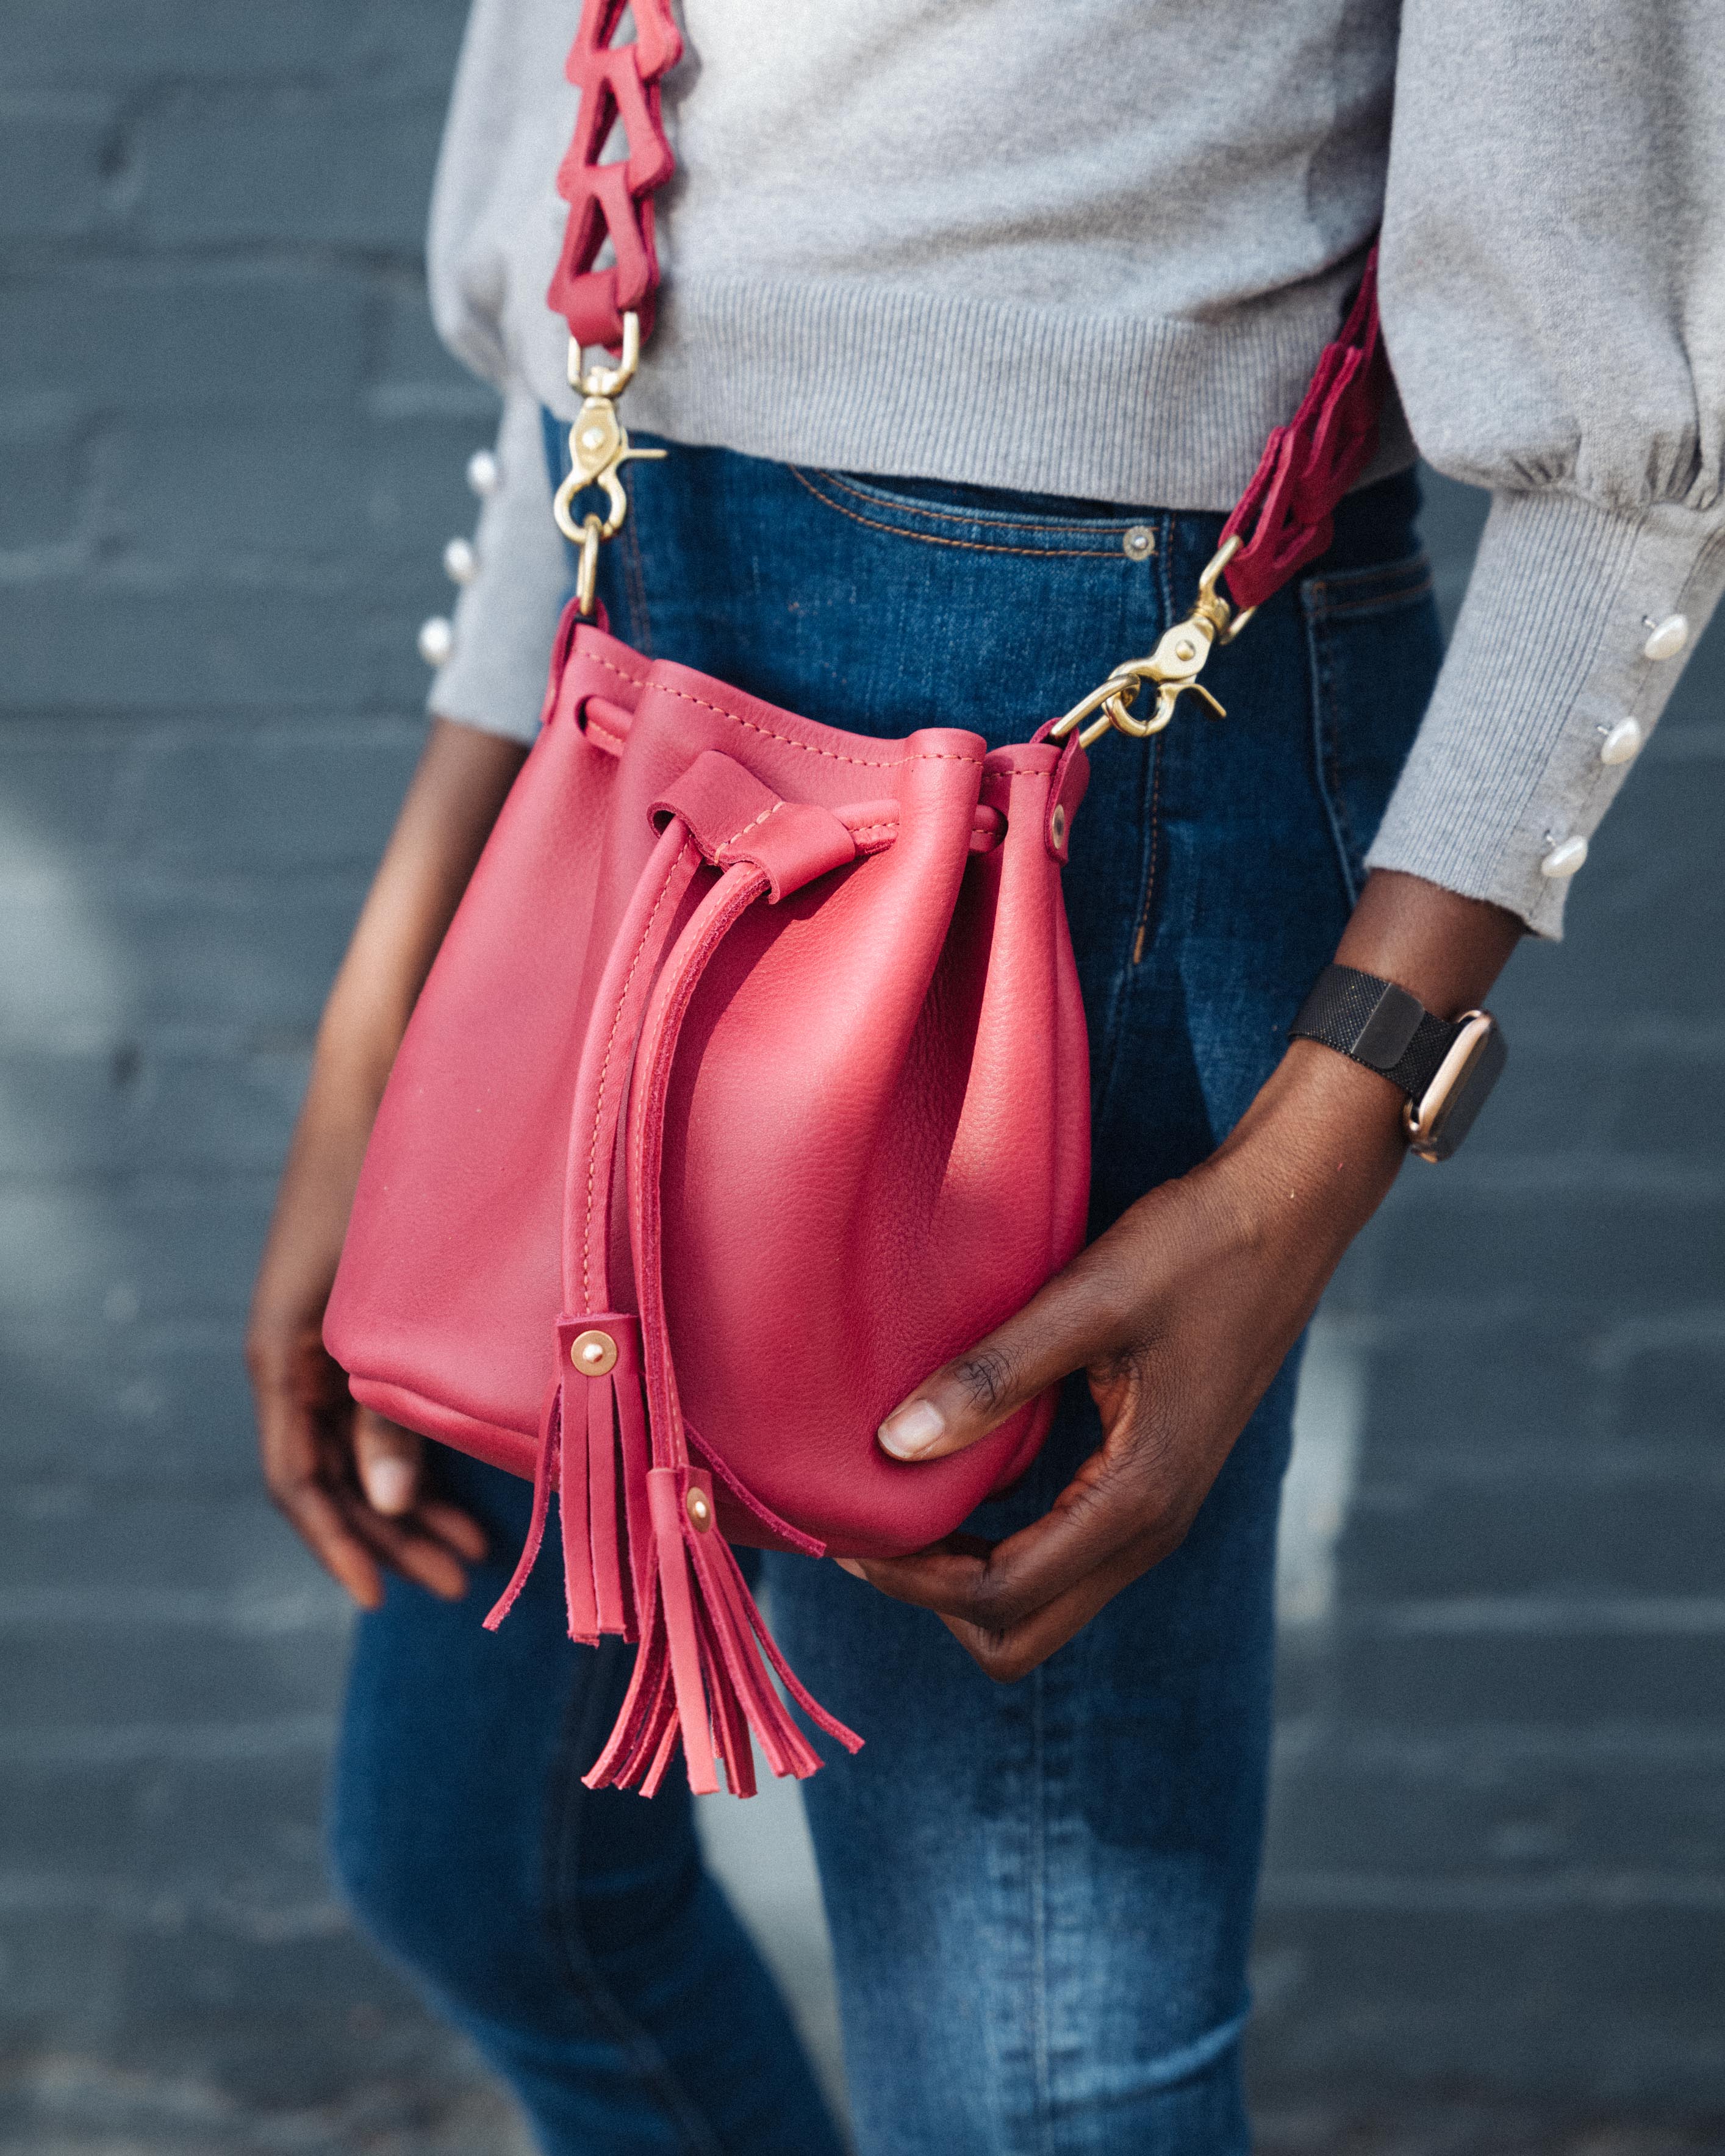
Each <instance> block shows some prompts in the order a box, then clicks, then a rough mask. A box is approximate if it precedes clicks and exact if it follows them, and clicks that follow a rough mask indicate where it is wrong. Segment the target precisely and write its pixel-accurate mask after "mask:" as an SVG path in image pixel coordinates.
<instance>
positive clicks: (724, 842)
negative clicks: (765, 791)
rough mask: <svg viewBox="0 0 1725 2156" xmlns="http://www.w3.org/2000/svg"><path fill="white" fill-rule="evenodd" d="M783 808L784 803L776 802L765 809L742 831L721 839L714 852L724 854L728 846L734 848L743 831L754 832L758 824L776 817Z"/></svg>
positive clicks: (753, 817) (749, 820) (749, 821)
mask: <svg viewBox="0 0 1725 2156" xmlns="http://www.w3.org/2000/svg"><path fill="white" fill-rule="evenodd" d="M783 806H784V803H783V801H775V802H774V803H773V806H772V807H771V808H763V809H762V811H761V813H760V814H759V815H758V816H751V817H750V819H748V821H747V824H744V825H743V826H742V830H739V831H733V832H732V834H731V836H730V837H729V838H728V839H720V841H719V843H718V844H717V845H716V846H715V847H714V849H713V851H714V852H715V853H716V854H722V853H723V852H724V850H725V849H726V846H734V845H735V844H737V840H738V839H740V838H741V837H742V833H743V831H752V830H753V829H755V827H756V826H757V824H764V823H765V822H766V821H767V819H768V817H769V816H776V815H777V814H778V812H779V810H780V809H781V808H783Z"/></svg>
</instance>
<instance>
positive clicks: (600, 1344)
mask: <svg viewBox="0 0 1725 2156" xmlns="http://www.w3.org/2000/svg"><path fill="white" fill-rule="evenodd" d="M569 1360H570V1361H571V1362H572V1363H573V1364H574V1365H575V1367H576V1368H577V1369H578V1370H579V1371H580V1373H581V1374H582V1376H583V1378H603V1376H604V1374H605V1373H606V1372H607V1371H608V1369H610V1368H613V1366H614V1364H615V1363H616V1361H617V1342H615V1341H614V1339H613V1338H612V1337H611V1336H610V1334H609V1333H608V1332H599V1331H598V1328H597V1327H595V1328H594V1330H593V1332H578V1333H577V1334H576V1335H575V1337H574V1338H573V1339H572V1341H571V1342H569Z"/></svg>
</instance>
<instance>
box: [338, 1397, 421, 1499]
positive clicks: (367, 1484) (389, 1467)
mask: <svg viewBox="0 0 1725 2156" xmlns="http://www.w3.org/2000/svg"><path fill="white" fill-rule="evenodd" d="M424 1456H425V1440H424V1438H423V1437H420V1436H418V1435H417V1434H416V1433H415V1432H414V1431H413V1430H403V1428H402V1426H401V1424H399V1423H398V1422H386V1421H385V1420H384V1419H383V1417H382V1415H380V1414H373V1413H372V1410H371V1409H369V1408H357V1409H355V1410H354V1416H353V1464H354V1466H355V1467H356V1468H357V1470H358V1471H359V1486H360V1487H361V1489H362V1490H363V1491H365V1493H366V1496H367V1498H368V1499H369V1500H370V1501H371V1504H372V1509H373V1511H375V1512H382V1514H383V1515H384V1516H385V1517H386V1518H389V1519H399V1518H400V1517H401V1516H402V1515H403V1513H404V1512H412V1511H413V1505H414V1502H415V1501H416V1499H417V1498H418V1495H419V1476H420V1470H421V1468H422V1466H424Z"/></svg>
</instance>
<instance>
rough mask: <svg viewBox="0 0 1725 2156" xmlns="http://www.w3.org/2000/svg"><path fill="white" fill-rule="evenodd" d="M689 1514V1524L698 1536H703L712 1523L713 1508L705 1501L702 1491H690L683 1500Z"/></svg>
mask: <svg viewBox="0 0 1725 2156" xmlns="http://www.w3.org/2000/svg"><path fill="white" fill-rule="evenodd" d="M683 1504H684V1507H685V1510H686V1511H687V1512H688V1514H689V1523H690V1525H691V1527H693V1528H694V1529H695V1532H696V1534H698V1535H704V1534H705V1533H706V1531H707V1529H708V1528H709V1527H711V1525H712V1523H713V1508H712V1507H711V1505H710V1504H708V1502H707V1501H706V1491H704V1490H691V1491H690V1492H689V1494H688V1496H686V1497H685V1499H684V1500H683Z"/></svg>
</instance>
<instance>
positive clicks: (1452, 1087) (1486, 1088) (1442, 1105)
mask: <svg viewBox="0 0 1725 2156" xmlns="http://www.w3.org/2000/svg"><path fill="white" fill-rule="evenodd" d="M1508 1060H1509V1050H1508V1048H1507V1045H1505V1042H1504V1039H1503V1035H1502V1034H1501V1033H1500V1032H1499V1031H1498V1030H1497V1025H1496V1024H1494V1023H1493V1021H1492V1020H1491V1019H1488V1018H1481V1019H1477V1020H1476V1021H1475V1024H1472V1025H1470V1026H1469V1027H1468V1029H1467V1030H1466V1032H1465V1033H1464V1034H1462V1036H1461V1039H1459V1040H1458V1041H1457V1042H1456V1043H1455V1047H1454V1048H1452V1049H1451V1050H1450V1053H1449V1055H1447V1056H1445V1059H1444V1062H1443V1067H1442V1068H1441V1069H1440V1070H1439V1072H1438V1074H1437V1075H1436V1077H1435V1078H1434V1079H1433V1080H1432V1081H1431V1085H1430V1088H1429V1089H1428V1090H1427V1092H1426V1095H1425V1099H1424V1100H1423V1101H1421V1102H1420V1111H1419V1116H1418V1119H1417V1123H1416V1125H1415V1126H1414V1127H1413V1128H1412V1131H1411V1135H1412V1137H1413V1141H1414V1152H1417V1153H1418V1154H1420V1157H1421V1158H1422V1159H1425V1160H1448V1159H1449V1158H1450V1155H1451V1154H1452V1153H1453V1152H1455V1148H1456V1147H1457V1146H1459V1145H1460V1144H1461V1141H1462V1140H1463V1138H1465V1137H1466V1136H1467V1134H1468V1132H1470V1131H1471V1129H1472V1128H1473V1121H1474V1117H1475V1116H1477V1115H1478V1113H1479V1111H1480V1110H1481V1108H1483V1107H1484V1106H1485V1105H1486V1096H1487V1095H1488V1094H1489V1093H1490V1092H1491V1088H1492V1087H1493V1086H1495V1085H1496V1084H1497V1081H1498V1079H1499V1078H1500V1077H1501V1076H1502V1072H1503V1066H1504V1065H1505V1064H1506V1063H1507V1062H1508Z"/></svg>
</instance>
